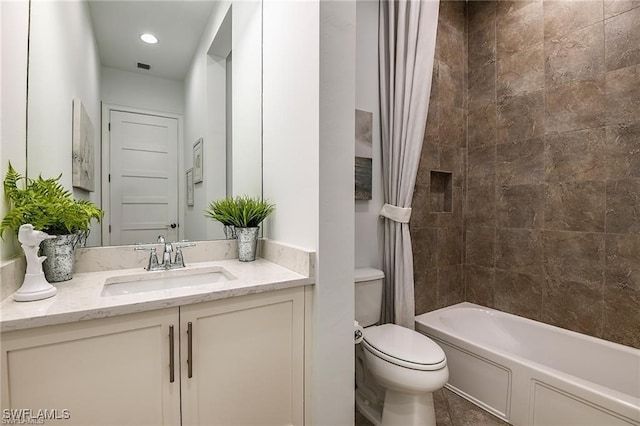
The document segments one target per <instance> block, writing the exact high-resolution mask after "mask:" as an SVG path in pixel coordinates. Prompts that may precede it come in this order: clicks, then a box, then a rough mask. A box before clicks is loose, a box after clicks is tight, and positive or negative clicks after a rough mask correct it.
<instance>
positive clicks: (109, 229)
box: [109, 225, 111, 233]
mask: <svg viewBox="0 0 640 426" xmlns="http://www.w3.org/2000/svg"><path fill="white" fill-rule="evenodd" d="M109 233H111V225H109Z"/></svg>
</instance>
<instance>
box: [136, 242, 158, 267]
mask: <svg viewBox="0 0 640 426" xmlns="http://www.w3.org/2000/svg"><path fill="white" fill-rule="evenodd" d="M134 250H136V251H140V250H144V251H148V252H150V253H149V263H148V264H147V267H146V268H145V269H147V270H148V271H150V270H152V269H153V268H155V267H157V266H158V252H157V250H156V248H155V247H153V246H137V247H136V248H134Z"/></svg>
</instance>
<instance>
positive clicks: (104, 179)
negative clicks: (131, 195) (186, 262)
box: [100, 102, 186, 246]
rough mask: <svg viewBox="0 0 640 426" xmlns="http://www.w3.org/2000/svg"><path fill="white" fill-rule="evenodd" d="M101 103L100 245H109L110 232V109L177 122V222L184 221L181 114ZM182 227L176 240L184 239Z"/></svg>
mask: <svg viewBox="0 0 640 426" xmlns="http://www.w3.org/2000/svg"><path fill="white" fill-rule="evenodd" d="M101 104H102V120H101V138H102V152H101V157H102V158H101V163H102V176H101V179H100V186H101V190H102V210H104V217H103V218H102V221H101V226H100V228H101V234H102V245H103V246H110V245H111V233H110V232H109V225H110V224H111V213H110V211H111V198H110V193H109V173H110V171H111V164H110V150H111V138H110V137H109V117H110V115H111V111H121V112H128V113H132V114H144V115H153V116H157V117H164V118H172V119H175V120H177V122H178V158H177V160H176V161H177V162H178V168H177V170H178V223H181V222H184V221H183V220H182V219H184V214H185V205H186V199H185V191H183V188H184V187H185V185H186V177H185V176H184V173H183V172H184V167H183V166H182V167H181V165H184V137H183V136H184V135H183V133H184V127H183V119H184V117H183V115H182V114H175V113H171V112H164V111H156V110H151V109H146V108H138V107H131V106H126V105H118V104H111V103H106V102H101ZM183 228H184V227H182V226H178V240H183V239H184V235H183V233H184V230H183Z"/></svg>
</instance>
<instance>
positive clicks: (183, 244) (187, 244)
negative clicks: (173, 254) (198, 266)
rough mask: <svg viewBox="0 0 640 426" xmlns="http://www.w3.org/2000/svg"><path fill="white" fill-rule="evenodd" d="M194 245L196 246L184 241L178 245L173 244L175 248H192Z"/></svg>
mask: <svg viewBox="0 0 640 426" xmlns="http://www.w3.org/2000/svg"><path fill="white" fill-rule="evenodd" d="M195 245H196V243H191V242H189V241H186V240H183V241H180V242H178V243H173V246H174V247H176V248H183V247H193V246H195Z"/></svg>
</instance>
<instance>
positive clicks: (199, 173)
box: [193, 138, 204, 183]
mask: <svg viewBox="0 0 640 426" xmlns="http://www.w3.org/2000/svg"><path fill="white" fill-rule="evenodd" d="M202 143H203V142H202V138H200V139H198V140H197V141H196V143H194V144H193V183H200V182H202V181H203V179H204V164H203V155H202V152H203V151H202Z"/></svg>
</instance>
